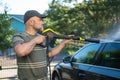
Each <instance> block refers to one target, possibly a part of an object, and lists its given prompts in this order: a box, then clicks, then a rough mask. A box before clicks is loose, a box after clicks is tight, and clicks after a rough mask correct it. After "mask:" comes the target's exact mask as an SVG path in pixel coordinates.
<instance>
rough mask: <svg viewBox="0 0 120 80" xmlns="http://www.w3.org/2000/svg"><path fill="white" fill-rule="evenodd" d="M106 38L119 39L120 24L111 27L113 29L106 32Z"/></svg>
mask: <svg viewBox="0 0 120 80" xmlns="http://www.w3.org/2000/svg"><path fill="white" fill-rule="evenodd" d="M107 38H108V39H120V23H117V24H114V25H113V28H112V29H111V30H110V31H109V32H108V35H107Z"/></svg>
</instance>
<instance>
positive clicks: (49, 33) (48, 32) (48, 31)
mask: <svg viewBox="0 0 120 80" xmlns="http://www.w3.org/2000/svg"><path fill="white" fill-rule="evenodd" d="M42 34H43V35H45V36H48V37H49V39H50V40H51V39H53V38H56V39H73V40H80V41H88V42H94V43H99V42H100V41H99V40H98V39H93V38H86V39H84V38H82V37H77V36H68V35H60V34H58V33H57V32H55V31H53V30H52V29H49V28H48V29H46V30H44V31H42Z"/></svg>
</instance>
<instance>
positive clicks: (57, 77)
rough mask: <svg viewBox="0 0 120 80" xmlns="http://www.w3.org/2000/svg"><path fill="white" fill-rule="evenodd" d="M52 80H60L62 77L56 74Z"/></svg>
mask: <svg viewBox="0 0 120 80" xmlns="http://www.w3.org/2000/svg"><path fill="white" fill-rule="evenodd" d="M52 80H60V77H59V76H58V74H57V73H54V75H53V77H52Z"/></svg>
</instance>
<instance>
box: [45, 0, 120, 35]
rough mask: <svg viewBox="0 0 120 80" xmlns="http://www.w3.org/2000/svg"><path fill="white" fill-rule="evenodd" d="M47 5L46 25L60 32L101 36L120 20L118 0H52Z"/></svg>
mask: <svg viewBox="0 0 120 80" xmlns="http://www.w3.org/2000/svg"><path fill="white" fill-rule="evenodd" d="M73 2H76V3H74V4H73V5H72V7H71V5H70V4H72V3H73ZM63 3H64V4H63ZM49 7H50V9H49V10H47V11H46V13H47V14H48V18H47V19H46V20H45V22H47V25H46V26H47V27H51V28H53V29H54V30H56V31H58V32H60V33H61V34H75V35H76V36H84V37H101V35H103V34H105V33H106V32H107V31H108V30H109V29H110V28H112V25H113V24H115V23H118V22H119V21H120V16H119V15H120V10H119V9H120V0H84V1H83V2H81V3H78V2H77V0H53V2H52V3H51V4H49Z"/></svg>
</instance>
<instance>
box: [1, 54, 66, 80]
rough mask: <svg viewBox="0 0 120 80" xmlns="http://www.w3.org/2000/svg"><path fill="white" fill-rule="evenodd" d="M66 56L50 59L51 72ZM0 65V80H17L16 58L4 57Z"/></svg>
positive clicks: (60, 55)
mask: <svg viewBox="0 0 120 80" xmlns="http://www.w3.org/2000/svg"><path fill="white" fill-rule="evenodd" d="M67 55H68V54H63V53H61V54H59V55H57V56H55V57H54V58H53V59H52V62H51V70H52V69H53V66H54V65H55V64H57V63H58V62H61V61H62V59H63V58H64V57H66V56H67ZM0 65H2V70H0V80H17V65H16V58H14V57H12V59H9V58H6V57H0Z"/></svg>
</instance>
